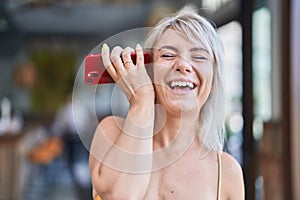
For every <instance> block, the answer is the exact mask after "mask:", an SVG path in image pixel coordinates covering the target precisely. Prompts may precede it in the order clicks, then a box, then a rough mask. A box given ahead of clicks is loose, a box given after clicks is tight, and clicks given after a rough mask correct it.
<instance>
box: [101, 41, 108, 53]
mask: <svg viewBox="0 0 300 200" xmlns="http://www.w3.org/2000/svg"><path fill="white" fill-rule="evenodd" d="M107 48H108V46H107V44H106V43H104V44H103V45H102V51H103V50H105V49H107Z"/></svg>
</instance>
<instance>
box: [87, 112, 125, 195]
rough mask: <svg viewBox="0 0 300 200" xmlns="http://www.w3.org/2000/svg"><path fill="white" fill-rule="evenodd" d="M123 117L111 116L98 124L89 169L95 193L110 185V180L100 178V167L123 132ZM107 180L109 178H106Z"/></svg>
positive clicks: (91, 149)
mask: <svg viewBox="0 0 300 200" xmlns="http://www.w3.org/2000/svg"><path fill="white" fill-rule="evenodd" d="M122 123H123V119H122V118H119V117H114V116H109V117H106V118H104V119H103V120H102V121H101V122H100V123H99V125H98V127H97V129H96V131H95V134H94V138H93V141H92V145H91V148H90V158H89V169H90V174H91V178H92V185H93V190H94V194H93V196H94V195H95V194H99V189H100V190H102V189H103V190H105V189H106V187H109V186H110V184H112V183H109V182H105V183H104V182H103V181H101V180H100V178H99V175H100V169H101V166H102V161H103V160H104V158H105V155H106V154H107V152H108V151H109V149H110V148H111V147H112V146H113V145H114V143H115V141H116V140H117V139H118V137H119V136H120V134H121V128H120V127H122ZM106 181H107V180H106Z"/></svg>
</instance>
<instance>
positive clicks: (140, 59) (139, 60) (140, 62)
mask: <svg viewBox="0 0 300 200" xmlns="http://www.w3.org/2000/svg"><path fill="white" fill-rule="evenodd" d="M135 52H136V66H137V67H143V66H144V53H143V48H142V46H141V45H140V44H137V45H136V48H135Z"/></svg>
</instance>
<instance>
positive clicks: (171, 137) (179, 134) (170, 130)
mask: <svg viewBox="0 0 300 200" xmlns="http://www.w3.org/2000/svg"><path fill="white" fill-rule="evenodd" d="M198 118H199V112H190V113H185V114H181V115H173V114H170V113H166V112H164V111H163V110H162V109H156V112H155V128H154V130H155V131H154V134H155V135H154V143H155V144H156V145H158V147H159V148H161V147H166V146H167V145H169V144H170V143H171V142H172V146H173V145H175V146H179V145H180V146H181V145H187V144H185V143H190V142H191V141H192V140H194V138H195V134H196V131H197V128H198V123H199V119H198Z"/></svg>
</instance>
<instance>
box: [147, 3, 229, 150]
mask: <svg viewBox="0 0 300 200" xmlns="http://www.w3.org/2000/svg"><path fill="white" fill-rule="evenodd" d="M169 28H172V29H173V30H175V31H178V32H180V33H182V34H184V35H185V36H186V37H187V39H188V40H190V41H192V42H194V43H197V42H198V43H199V42H201V43H202V45H204V47H205V48H206V49H208V51H209V53H210V54H211V55H212V56H213V58H214V62H213V66H214V75H213V84H212V90H211V94H210V96H209V97H208V99H207V101H206V102H205V104H204V105H203V107H202V109H201V111H200V114H199V128H198V138H199V140H200V141H201V142H202V144H203V145H204V146H205V147H206V148H208V149H209V150H222V149H223V146H224V139H225V129H224V120H225V92H224V87H223V83H222V77H221V70H222V67H223V45H222V43H221V41H220V39H219V37H218V35H217V33H216V31H215V28H214V26H213V25H212V24H211V23H210V21H208V20H207V19H206V18H204V17H202V16H200V15H198V14H197V12H196V11H195V9H193V8H191V7H189V6H187V7H184V8H183V9H181V10H180V11H179V12H178V13H175V14H174V15H171V16H168V17H165V18H163V19H162V20H160V21H159V22H158V24H157V25H156V26H155V27H154V28H153V29H152V31H151V32H150V33H149V34H148V37H147V39H146V41H145V48H150V49H151V48H153V47H154V45H155V44H156V43H157V41H158V40H159V38H160V37H161V36H162V34H163V33H164V32H165V31H166V30H167V29H169Z"/></svg>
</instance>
